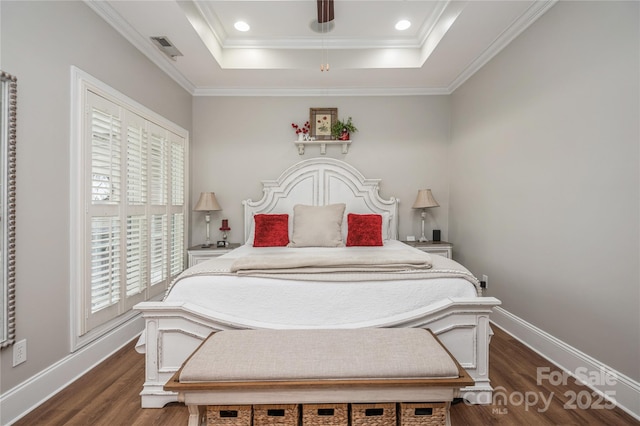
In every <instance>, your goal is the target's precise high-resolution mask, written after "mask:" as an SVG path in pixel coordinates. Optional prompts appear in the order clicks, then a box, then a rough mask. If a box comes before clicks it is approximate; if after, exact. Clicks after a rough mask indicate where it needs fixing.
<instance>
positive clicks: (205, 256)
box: [187, 244, 240, 267]
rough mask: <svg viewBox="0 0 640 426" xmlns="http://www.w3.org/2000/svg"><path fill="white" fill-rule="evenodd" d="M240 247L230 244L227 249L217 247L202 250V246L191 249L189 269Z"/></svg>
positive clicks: (189, 250)
mask: <svg viewBox="0 0 640 426" xmlns="http://www.w3.org/2000/svg"><path fill="white" fill-rule="evenodd" d="M238 247H240V244H229V245H228V246H227V247H216V246H215V245H212V246H211V247H207V248H202V245H197V246H193V247H189V249H188V250H187V254H188V257H189V267H192V266H193V265H196V264H198V263H200V262H204V261H205V260H209V259H213V258H214V257H218V256H222V255H223V254H226V253H229V252H230V251H231V250H233V249H234V248H238Z"/></svg>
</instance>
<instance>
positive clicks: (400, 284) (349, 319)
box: [165, 241, 478, 328]
mask: <svg viewBox="0 0 640 426" xmlns="http://www.w3.org/2000/svg"><path fill="white" fill-rule="evenodd" d="M407 248H409V249H411V250H415V251H416V252H418V251H419V250H417V249H415V248H411V247H408V246H407V245H405V244H402V243H401V242H399V241H386V242H385V245H384V246H383V247H366V248H360V247H358V248H354V247H338V248H301V249H293V248H288V247H270V248H254V247H252V246H241V247H240V248H238V249H236V250H233V251H232V252H230V253H228V254H226V255H224V256H223V257H221V259H229V261H228V262H226V263H227V264H228V265H229V266H230V265H231V264H232V263H233V262H232V259H235V258H239V257H243V256H248V255H251V254H256V253H259V254H260V255H264V254H268V255H269V256H271V254H272V253H273V254H274V255H275V254H276V253H278V252H283V253H291V252H292V250H303V251H304V252H305V253H309V254H314V253H317V254H319V255H322V256H325V255H326V254H327V253H329V252H334V253H336V254H337V255H339V256H346V255H347V254H348V253H350V252H349V250H352V251H353V250H354V249H356V250H359V251H367V250H371V251H376V252H384V251H387V252H388V253H390V254H393V253H396V252H397V251H399V250H406V249H407ZM212 264H213V263H212ZM223 264H224V262H223ZM195 268H198V269H197V270H202V269H207V267H206V265H204V264H200V265H197V266H196V267H194V268H192V269H195ZM197 270H196V271H197ZM449 272H452V274H449ZM421 273H422V274H423V276H420V277H411V276H406V278H405V277H403V276H401V275H400V276H397V277H395V279H394V280H393V281H389V280H382V279H371V280H368V279H367V277H366V276H365V275H359V276H358V277H356V276H355V275H354V276H353V278H354V279H352V280H351V279H350V280H342V281H325V280H323V279H322V276H321V275H318V276H316V277H309V276H307V277H306V278H305V280H304V281H299V280H297V279H282V277H278V278H269V277H265V276H260V277H256V276H244V275H236V274H231V273H226V271H223V273H222V274H220V275H206V274H203V275H199V274H198V273H196V274H193V273H192V271H190V272H187V273H186V274H184V277H183V278H180V279H178V280H176V282H175V283H174V284H173V286H172V288H171V290H170V291H169V292H168V294H167V296H166V297H165V302H167V303H181V304H189V305H192V306H195V307H197V309H199V310H204V311H205V312H207V314H208V315H211V316H212V317H215V318H218V319H223V320H226V321H229V322H231V323H234V324H239V325H242V326H246V327H249V328H322V327H325V328H326V327H334V328H337V327H345V328H346V327H349V328H351V327H365V326H375V324H376V323H378V322H380V321H381V320H383V319H384V320H385V321H388V320H389V319H393V318H394V317H397V318H398V319H399V320H400V319H406V318H408V317H410V316H411V313H412V312H414V311H415V312H419V311H423V310H424V309H427V308H428V307H429V306H430V305H433V304H437V303H439V302H442V301H443V300H446V299H447V298H451V297H454V298H458V297H460V298H473V297H476V296H477V295H478V293H477V286H476V285H477V280H475V278H474V277H473V276H472V275H471V273H469V271H468V270H466V269H465V268H464V267H463V266H461V265H460V264H458V263H456V262H454V261H452V260H449V259H446V258H442V257H440V256H436V255H433V268H431V270H430V271H428V272H425V271H422V272H421ZM291 278H295V277H293V276H292V277H291Z"/></svg>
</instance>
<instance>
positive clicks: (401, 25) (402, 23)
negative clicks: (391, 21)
mask: <svg viewBox="0 0 640 426" xmlns="http://www.w3.org/2000/svg"><path fill="white" fill-rule="evenodd" d="M410 26H411V22H409V21H407V20H406V19H403V20H401V21H398V23H397V24H396V30H398V31H404V30H406V29H407V28H409V27H410Z"/></svg>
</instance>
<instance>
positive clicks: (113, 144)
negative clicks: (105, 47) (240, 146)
mask: <svg viewBox="0 0 640 426" xmlns="http://www.w3.org/2000/svg"><path fill="white" fill-rule="evenodd" d="M73 74H74V82H75V87H74V112H73V115H72V117H73V118H74V123H73V124H74V126H73V128H74V130H75V133H74V135H73V137H72V147H71V153H72V168H73V169H72V189H71V193H72V215H71V216H72V218H71V220H72V227H71V229H72V230H71V232H72V253H71V263H72V265H71V272H72V289H71V294H72V303H73V306H75V307H76V311H75V312H76V314H75V316H74V318H72V328H73V330H72V336H73V339H72V340H73V343H72V346H73V348H72V349H77V348H78V347H80V346H82V345H84V344H85V343H88V342H89V341H91V340H94V339H95V338H97V337H98V336H100V335H101V334H102V333H104V332H106V331H108V330H110V329H112V328H113V327H116V326H117V325H118V324H120V323H122V322H124V321H126V320H127V319H129V318H131V316H133V315H135V312H133V311H132V309H131V308H132V307H133V306H134V305H135V304H136V303H139V302H141V301H144V300H149V299H151V298H154V297H160V296H161V295H162V294H163V293H164V291H165V290H166V289H167V287H168V285H169V283H170V281H171V280H172V279H173V278H175V276H176V275H178V274H179V273H180V272H182V270H183V269H184V267H185V252H186V217H187V216H186V205H185V194H186V190H187V188H186V185H187V182H186V176H187V173H186V171H187V164H186V159H187V148H188V147H187V132H186V131H185V130H184V129H181V128H179V127H177V126H175V125H174V124H172V123H171V122H169V121H168V120H166V119H164V118H162V117H159V116H157V115H156V114H154V113H153V112H151V111H149V110H147V109H146V108H144V107H142V106H140V105H138V104H136V103H135V102H134V101H132V100H130V99H128V98H127V97H125V96H124V95H122V94H120V93H118V92H116V91H114V90H113V89H111V88H109V87H107V86H105V85H104V84H103V83H101V82H99V81H97V80H95V79H93V78H92V77H91V76H88V75H87V74H85V73H83V72H82V71H79V70H77V69H75V68H74V69H73ZM74 265H79V267H77V268H74Z"/></svg>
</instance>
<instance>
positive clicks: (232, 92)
mask: <svg viewBox="0 0 640 426" xmlns="http://www.w3.org/2000/svg"><path fill="white" fill-rule="evenodd" d="M449 94H451V92H449V90H448V89H446V88H426V87H389V88H381V87H362V88H342V89H331V88H284V87H281V88H270V89H265V88H259V87H247V88H245V87H242V88H240V87H236V88H216V87H209V88H206V87H203V88H197V89H196V90H195V91H194V92H193V96H220V97H222V96H426V95H449Z"/></svg>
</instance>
